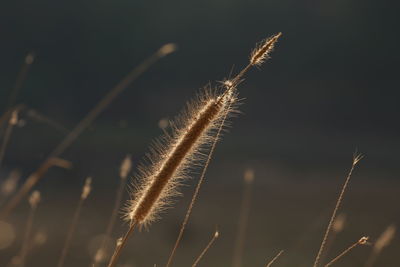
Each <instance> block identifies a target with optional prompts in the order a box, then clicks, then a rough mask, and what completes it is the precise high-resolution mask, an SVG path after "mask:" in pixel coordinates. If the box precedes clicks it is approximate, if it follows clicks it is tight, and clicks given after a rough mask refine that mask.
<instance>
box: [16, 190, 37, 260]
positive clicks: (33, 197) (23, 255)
mask: <svg viewBox="0 0 400 267" xmlns="http://www.w3.org/2000/svg"><path fill="white" fill-rule="evenodd" d="M39 202H40V192H39V191H33V192H32V194H31V196H30V197H29V205H30V207H31V208H30V210H29V216H28V220H27V222H26V227H25V235H24V239H23V242H22V248H21V253H20V256H19V262H20V266H21V267H24V266H25V261H26V256H27V254H28V250H29V245H30V243H31V242H30V241H31V240H30V238H31V232H32V226H33V219H34V217H35V212H36V208H37V206H38V204H39Z"/></svg>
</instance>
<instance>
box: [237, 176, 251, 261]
mask: <svg viewBox="0 0 400 267" xmlns="http://www.w3.org/2000/svg"><path fill="white" fill-rule="evenodd" d="M243 178H244V179H243V181H244V192H243V198H242V203H241V205H240V214H239V223H238V228H237V234H236V241H235V248H234V251H233V259H232V266H234V267H240V266H241V265H242V258H243V251H244V244H245V239H246V229H247V221H248V218H249V212H250V203H251V194H252V188H253V181H254V171H253V170H252V169H247V170H246V171H245V173H244V177H243Z"/></svg>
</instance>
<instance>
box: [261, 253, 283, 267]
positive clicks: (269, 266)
mask: <svg viewBox="0 0 400 267" xmlns="http://www.w3.org/2000/svg"><path fill="white" fill-rule="evenodd" d="M282 253H283V250H281V251H279V253H278V254H276V255H275V257H274V258H273V259H272V260H270V261H269V262H268V263H267V265H265V267H271V266H272V264H274V262H275V261H276V260H277V259H278V258H279V257H280V256H281V255H282Z"/></svg>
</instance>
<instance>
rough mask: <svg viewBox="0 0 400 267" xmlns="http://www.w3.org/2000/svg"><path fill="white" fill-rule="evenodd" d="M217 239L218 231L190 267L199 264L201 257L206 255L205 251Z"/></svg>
mask: <svg viewBox="0 0 400 267" xmlns="http://www.w3.org/2000/svg"><path fill="white" fill-rule="evenodd" d="M218 237H219V233H218V231H216V232H215V233H214V235H213V237H212V238H211V240H210V242H208V244H207V246H206V247H205V248H204V249H203V251H202V252H201V253H200V255H199V256H198V257H197V259H196V260H195V262H194V263H193V265H192V267H196V266H197V264H199V262H200V260H201V259H202V258H203V256H204V255H205V254H206V253H207V251H208V250H209V249H210V247H211V246H212V244H213V243H214V241H215V240H216V239H217V238H218Z"/></svg>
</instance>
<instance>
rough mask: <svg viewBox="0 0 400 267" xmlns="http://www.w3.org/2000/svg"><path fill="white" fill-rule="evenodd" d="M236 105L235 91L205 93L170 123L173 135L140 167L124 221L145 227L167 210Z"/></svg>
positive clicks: (155, 145)
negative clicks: (226, 115) (222, 122)
mask: <svg viewBox="0 0 400 267" xmlns="http://www.w3.org/2000/svg"><path fill="white" fill-rule="evenodd" d="M236 101H237V95H236V91H235V90H234V88H232V90H229V92H226V91H225V92H224V93H223V94H218V92H217V90H214V91H212V90H210V89H207V90H204V92H203V93H201V94H200V95H199V97H198V99H197V100H196V101H192V102H191V103H189V104H188V105H187V109H186V110H185V111H184V112H183V115H182V116H180V117H179V118H178V119H176V121H175V122H173V123H172V125H171V131H172V133H166V135H165V136H164V137H162V139H161V140H160V141H157V142H155V144H154V146H153V147H152V149H151V154H150V155H148V161H149V162H150V164H148V165H142V166H141V167H139V172H140V173H139V175H138V177H137V179H138V181H140V184H136V185H134V190H133V192H132V194H131V200H130V202H129V205H128V207H127V210H126V218H127V220H129V221H132V222H134V223H137V224H140V225H144V224H147V223H149V222H151V221H153V220H154V219H156V218H157V214H158V213H159V212H160V211H162V210H163V209H165V208H166V207H168V206H169V204H170V203H171V198H172V197H174V196H176V195H177V194H178V192H177V186H178V185H179V184H180V183H181V182H182V181H183V180H184V179H185V178H187V177H188V175H187V174H188V171H189V169H190V168H192V167H193V166H196V165H198V164H199V163H200V162H201V160H203V159H204V155H203V154H202V151H203V150H204V149H205V148H207V145H209V143H210V141H211V140H213V138H214V137H213V133H214V131H215V130H216V129H217V128H218V127H219V124H220V123H221V121H222V118H223V116H224V114H226V113H231V112H232V111H234V110H235V103H236Z"/></svg>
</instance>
